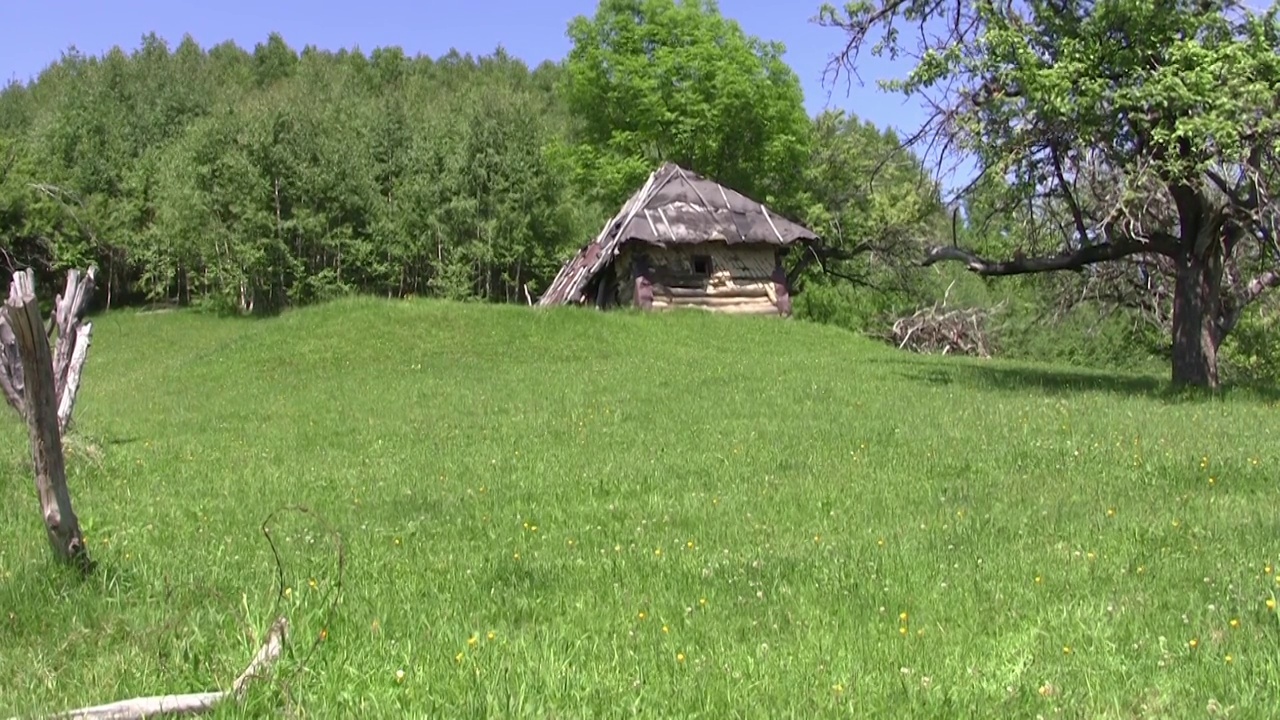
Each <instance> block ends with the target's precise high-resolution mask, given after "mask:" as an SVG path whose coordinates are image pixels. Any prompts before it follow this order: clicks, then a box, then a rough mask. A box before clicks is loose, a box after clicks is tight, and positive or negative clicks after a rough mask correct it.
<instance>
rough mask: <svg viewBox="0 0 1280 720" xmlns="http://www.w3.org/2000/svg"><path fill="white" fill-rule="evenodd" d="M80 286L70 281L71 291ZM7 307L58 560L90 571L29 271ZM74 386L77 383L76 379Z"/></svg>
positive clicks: (18, 277) (17, 278) (17, 279)
mask: <svg viewBox="0 0 1280 720" xmlns="http://www.w3.org/2000/svg"><path fill="white" fill-rule="evenodd" d="M76 284H77V283H73V282H72V281H71V280H70V279H68V287H69V288H71V287H74V286H75V285H76ZM60 308H61V303H60ZM4 309H5V316H6V320H7V324H8V325H9V326H10V327H11V328H12V330H13V334H14V336H15V338H16V340H17V345H18V354H19V355H20V357H21V360H22V380H23V406H24V410H25V415H26V421H27V429H28V434H29V435H30V439H31V461H32V464H33V465H35V471H36V490H37V493H38V495H39V497H40V509H41V511H42V514H43V515H44V524H45V530H46V531H47V533H48V536H49V544H50V545H51V546H52V548H53V552H54V556H55V557H57V558H58V559H60V560H63V561H65V562H67V563H70V564H74V565H76V566H78V567H79V568H80V569H81V570H82V571H84V572H87V571H88V570H89V569H90V568H91V567H92V565H91V563H90V562H89V556H88V553H87V551H86V549H85V546H84V538H83V536H82V535H81V533H80V523H79V521H78V520H77V519H76V514H75V511H74V510H72V508H71V494H70V492H69V491H68V490H67V469H66V459H65V457H64V456H63V453H62V431H61V429H60V428H59V423H58V399H57V395H58V393H57V389H56V388H57V385H56V380H55V372H56V371H55V368H54V365H53V353H52V352H51V351H50V349H49V340H48V338H47V337H46V336H45V328H44V324H43V323H42V322H41V319H40V311H39V309H38V307H37V305H36V297H35V288H34V283H33V281H32V277H31V273H30V272H26V273H23V272H18V273H14V277H13V286H12V287H11V288H10V297H9V301H8V303H6V305H5V308H4ZM64 341H65V342H70V340H69V339H66V338H59V344H63V342H64ZM86 349H87V345H86ZM76 382H77V384H78V379H77V380H76ZM68 412H70V411H69V410H68Z"/></svg>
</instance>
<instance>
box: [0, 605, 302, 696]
mask: <svg viewBox="0 0 1280 720" xmlns="http://www.w3.org/2000/svg"><path fill="white" fill-rule="evenodd" d="M288 624H289V623H288V620H286V619H285V618H284V617H279V618H277V619H276V621H275V622H274V623H272V625H271V630H270V631H269V632H268V633H267V638H266V641H265V642H264V643H263V645H262V647H261V648H260V649H259V650H258V654H257V655H254V657H253V660H252V661H250V663H249V667H247V668H245V671H244V672H242V673H240V676H239V677H237V678H236V679H235V682H233V683H232V684H231V688H230V689H228V690H219V691H215V692H203V693H188V694H185V695H155V696H152V697H140V698H133V699H130V700H121V701H119V702H114V703H111V704H109V705H96V706H93V707H86V708H80V709H78V710H70V711H68V712H64V713H59V714H57V715H52V716H50V718H51V720H52V718H57V720H143V719H144V718H154V717H157V716H166V715H199V714H201V713H205V712H208V711H210V710H212V709H213V708H214V707H215V706H217V705H218V704H219V703H221V702H223V701H225V700H227V699H228V698H235V699H236V701H237V702H240V701H242V700H244V696H245V692H246V691H247V690H248V686H249V683H250V682H251V681H253V680H255V679H257V678H259V677H261V676H263V675H264V674H265V673H266V671H267V670H269V669H270V668H271V666H272V665H273V664H274V663H275V662H276V660H278V659H279V658H280V653H281V652H282V651H283V649H284V641H285V631H286V630H287V628H288ZM12 720H18V718H12Z"/></svg>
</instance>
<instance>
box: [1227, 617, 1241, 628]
mask: <svg viewBox="0 0 1280 720" xmlns="http://www.w3.org/2000/svg"><path fill="white" fill-rule="evenodd" d="M1227 624H1228V625H1230V626H1231V629H1232V630H1235V629H1237V628H1239V627H1240V620H1239V619H1238V618H1231V622H1229V623H1227Z"/></svg>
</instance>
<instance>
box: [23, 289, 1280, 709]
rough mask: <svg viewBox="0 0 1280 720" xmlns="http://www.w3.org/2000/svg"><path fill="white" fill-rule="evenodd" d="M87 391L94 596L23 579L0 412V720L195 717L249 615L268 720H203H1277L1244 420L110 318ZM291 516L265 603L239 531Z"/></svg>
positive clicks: (815, 366)
mask: <svg viewBox="0 0 1280 720" xmlns="http://www.w3.org/2000/svg"><path fill="white" fill-rule="evenodd" d="M958 289H959V288H958V287H957V290H958ZM352 328H359V330H358V331H355V332H352ZM513 347H518V348H519V352H512V348H513ZM725 348H732V349H733V352H732V354H731V355H727V354H726V353H725ZM656 350H657V351H656ZM87 372H88V375H86V379H87V381H86V383H85V385H84V387H83V389H82V391H81V392H82V396H81V400H80V402H79V404H78V407H77V424H76V430H75V432H74V433H73V434H72V436H71V446H72V448H73V450H72V454H71V458H70V462H69V472H70V486H71V490H72V493H73V495H74V500H75V503H76V510H77V511H78V513H79V515H80V517H81V521H82V523H84V525H85V527H86V529H87V541H88V544H89V548H90V552H91V553H92V554H93V557H95V558H96V559H97V561H98V562H99V571H100V572H99V574H98V575H96V576H95V577H94V578H93V579H91V580H90V581H89V582H88V583H84V582H81V581H79V580H77V579H75V578H72V577H70V576H68V575H67V574H59V573H51V572H50V568H49V558H48V554H49V551H48V547H47V543H46V541H45V539H44V531H43V529H42V527H41V521H40V517H39V513H38V512H37V510H36V505H35V502H34V500H33V499H32V488H31V483H30V481H29V479H27V478H28V472H29V471H28V469H27V464H28V457H29V455H28V450H27V447H26V433H25V431H24V429H23V427H22V426H21V424H20V423H18V422H17V421H16V420H15V419H14V416H13V414H12V413H6V414H4V415H3V416H0V477H4V478H6V481H5V482H4V483H3V484H0V527H3V528H5V533H6V544H5V545H4V547H3V551H2V552H0V608H2V609H3V614H0V623H2V625H0V627H2V628H3V630H0V632H2V633H3V635H0V638H3V641H4V652H0V716H4V717H9V716H11V715H23V716H27V715H37V716H38V715H46V714H49V713H53V712H56V711H60V710H65V709H69V708H72V707H76V706H79V705H87V704H95V703H102V702H107V701H110V700H115V699H118V698H124V697H130V696H134V695H148V694H155V693H162V692H180V691H197V690H205V689H212V688H215V687H219V686H223V685H225V683H226V682H227V678H228V677H231V676H234V675H235V674H236V673H237V672H239V671H240V670H241V669H242V668H243V666H244V664H245V663H246V662H247V661H248V659H249V658H250V657H251V655H252V654H253V652H254V651H255V650H256V636H257V635H258V634H260V633H261V632H262V631H263V629H264V628H265V627H266V626H267V624H268V623H269V622H270V619H271V617H272V616H273V614H274V613H275V612H285V613H288V614H289V617H290V620H291V622H292V624H291V628H290V629H291V637H292V645H293V647H294V648H295V649H296V651H295V652H292V653H285V657H284V658H283V660H282V663H283V664H282V666H281V668H280V671H281V675H279V676H278V677H281V678H283V679H284V682H286V683H287V690H288V693H287V699H286V697H285V696H284V695H285V694H284V693H283V692H280V691H279V690H277V687H278V686H279V684H278V683H272V682H265V683H262V684H261V685H260V689H259V690H254V691H251V693H250V698H249V705H248V707H247V708H245V709H244V710H234V709H231V710H229V711H227V715H228V716H237V717H241V716H243V717H250V716H252V717H266V716H279V715H280V714H281V713H282V712H284V709H283V708H282V705H283V704H286V703H289V702H291V703H293V704H294V705H293V707H292V708H291V709H292V710H293V711H294V712H295V713H296V714H299V715H306V716H308V717H334V718H340V717H352V716H370V717H403V716H409V717H424V716H428V717H459V716H468V717H471V716H481V715H483V716H502V717H524V716H530V717H548V716H566V715H568V716H583V715H590V716H593V717H614V716H617V715H620V714H627V715H642V716H661V717H673V716H680V717H687V716H690V715H694V714H697V715H702V716H706V717H716V718H727V717H734V716H752V715H760V716H769V717H783V716H791V715H796V714H802V715H804V716H805V717H850V716H876V717H895V718H902V717H934V718H936V717H955V716H957V714H959V715H962V716H966V717H969V716H973V717H1034V716H1035V715H1037V714H1041V715H1044V716H1046V717H1051V716H1054V715H1062V716H1073V715H1078V716H1088V717H1099V716H1103V717H1105V716H1108V715H1112V716H1114V715H1115V714H1116V708H1137V707H1139V706H1140V705H1141V704H1146V705H1147V706H1148V708H1149V712H1150V713H1158V712H1159V711H1160V710H1161V709H1162V708H1163V709H1165V710H1168V711H1169V712H1168V713H1167V714H1172V715H1184V714H1187V713H1183V712H1181V711H1177V710H1175V708H1193V709H1196V708H1203V707H1205V705H1206V704H1208V703H1209V702H1210V700H1211V699H1212V700H1214V701H1216V702H1217V703H1219V704H1220V705H1221V706H1223V707H1229V706H1235V707H1238V708H1242V709H1243V708H1246V707H1247V708H1248V709H1249V711H1250V712H1249V713H1248V714H1249V715H1250V716H1255V715H1256V716H1275V715H1276V714H1277V713H1278V712H1280V704H1278V700H1277V696H1276V694H1275V693H1274V692H1270V691H1265V690H1263V691H1260V690H1259V689H1260V688H1269V687H1275V686H1276V685H1277V683H1280V673H1278V671H1277V666H1276V663H1275V662H1274V658H1275V642H1276V636H1277V632H1280V621H1278V620H1277V616H1276V614H1275V613H1274V612H1271V611H1269V610H1268V608H1267V606H1266V602H1267V601H1268V600H1269V599H1272V598H1274V597H1275V596H1276V595H1277V594H1278V593H1280V585H1277V583H1276V581H1275V573H1274V570H1275V568H1276V567H1277V566H1280V557H1278V556H1277V550H1276V544H1275V512H1274V508H1275V500H1276V483H1275V478H1276V471H1277V468H1280V447H1277V444H1276V443H1275V442H1274V427H1275V424H1274V414H1275V408H1274V407H1273V406H1268V405H1267V404H1265V403H1263V402H1259V401H1256V400H1253V399H1251V398H1250V397H1248V396H1245V395H1244V394H1241V396H1239V397H1229V398H1228V399H1226V400H1216V401H1211V402H1208V403H1206V402H1173V401H1170V400H1165V399H1162V398H1161V397H1160V396H1159V394H1157V392H1156V391H1155V388H1158V387H1159V386H1160V380H1159V378H1158V377H1154V376H1144V375H1136V376H1131V375H1118V374H1104V373H1096V372H1072V371H1068V370H1061V369H1057V368H1052V367H1044V366H1035V367H1033V366H1026V365H1016V364H1011V363H1005V362H983V363H979V362H968V361H965V360H958V359H954V358H948V359H945V360H942V359H938V358H922V357H915V356H909V355H906V354H903V353H897V352H894V351H892V350H891V349H889V348H886V347H885V346H883V345H880V344H876V343H871V342H867V341H864V340H861V339H859V338H855V337H852V336H851V335H849V334H848V333H844V332H841V331H838V330H836V329H834V328H824V327H818V326H815V325H813V324H810V323H795V322H779V321H776V320H772V319H768V318H740V317H723V316H712V315H704V314H701V313H678V314H671V315H665V316H661V317H655V316H649V315H643V314H635V313H612V314H600V313H591V312H581V311H575V310H573V309H566V310H564V311H554V312H547V313H531V312H529V311H528V310H526V309H522V308H516V307H476V306H465V305H460V304H456V303H448V302H442V301H386V300H378V299H363V300H346V301H341V302H337V303H332V304H327V305H323V306H318V307H310V308H306V309H303V310H299V311H296V312H290V313H287V314H284V315H282V316H280V317H276V318H271V319H266V320H230V319H218V318H210V317H202V316H200V315H197V314H194V313H189V312H185V311H178V312H170V313H147V314H134V313H129V312H113V313H107V314H105V315H103V316H102V317H100V318H98V319H97V320H95V333H94V346H93V352H92V355H91V358H90V363H89V367H88V370H87ZM675 408H678V409H679V412H678V413H677V412H675V411H674V410H673V409H675ZM761 408H767V411H765V412H761V411H760V409H761ZM677 415H678V416H679V419H678V420H677V419H674V418H675V417H676V416H677ZM1210 478H1214V481H1213V484H1210ZM293 505H302V506H305V507H307V508H309V509H311V510H313V511H314V512H315V513H316V515H315V516H305V515H300V514H297V513H288V512H286V513H282V514H280V515H278V516H277V518H276V520H274V521H273V522H272V525H271V530H272V538H273V540H274V541H275V542H276V544H277V546H278V548H279V551H280V554H281V559H282V562H283V568H284V577H283V579H284V582H285V584H286V586H288V587H289V588H290V593H289V595H288V597H287V598H285V599H281V598H279V587H278V586H277V576H276V571H275V568H276V566H275V564H274V561H273V557H272V552H271V549H270V548H269V547H268V545H267V543H266V541H265V539H264V538H263V537H262V534H261V532H260V529H259V528H260V525H261V523H262V522H263V521H264V520H266V519H267V517H268V515H269V514H270V513H272V511H274V510H276V509H277V508H280V507H282V506H293ZM330 529H332V530H334V531H336V532H338V533H340V534H341V537H342V540H343V543H344V546H345V557H344V561H345V562H344V573H345V574H344V576H343V577H342V580H343V587H342V594H343V595H342V600H343V601H342V604H341V605H339V606H338V608H337V611H336V613H335V614H334V615H333V616H332V617H331V618H326V615H325V613H326V611H327V608H328V605H327V602H328V601H329V600H331V599H332V595H330V593H331V592H332V591H333V590H334V589H335V583H336V582H337V580H338V575H337V568H336V560H337V558H336V555H335V553H334V550H333V547H332V544H331V542H330V538H329V535H328V532H329V530H330ZM659 551H660V552H659ZM1268 567H1269V568H1271V571H1268V570H1266V568H1268ZM1206 578H1208V580H1207V581H1206ZM312 580H314V581H315V586H314V587H313V586H312V584H311V581H312ZM703 599H705V600H706V603H705V604H704V603H703V602H702V601H703ZM641 613H644V615H643V617H642V616H641ZM900 613H906V619H905V620H902V619H900ZM1233 620H1236V621H1238V623H1237V624H1233V623H1232V621H1233ZM664 627H665V628H666V631H664V630H663V628H664ZM900 628H906V636H904V635H903V634H902V633H901V632H900ZM322 629H324V630H325V631H326V639H325V640H324V641H323V642H322V643H320V645H319V646H318V648H317V649H316V651H315V652H314V653H309V652H308V650H309V648H310V647H311V643H312V640H313V638H315V637H316V636H317V634H319V633H320V631H321V630H322ZM490 631H493V633H494V634H493V637H492V639H491V638H490V637H489V632H490ZM1162 637H1163V638H1165V640H1164V641H1161V640H1160V638H1162ZM50 638H66V639H68V640H70V641H69V642H64V643H62V644H60V645H59V646H58V649H59V652H56V653H55V652H51V651H50V645H49V643H50ZM472 638H475V641H476V642H475V644H474V645H472V644H469V640H471V639H472ZM1192 640H1197V641H1198V642H1197V645H1196V646H1195V647H1191V646H1190V642H1191V641H1192ZM1064 648H1067V649H1069V652H1064ZM681 655H683V658H684V659H683V661H681V659H680V657H681ZM1228 656H1230V657H1231V661H1230V662H1229V663H1228V662H1227V657H1228ZM303 662H305V663H306V669H305V671H304V672H299V673H295V672H294V670H296V669H297V668H298V665H299V664H300V663H303ZM1028 668H1031V669H1033V671H1028ZM904 669H905V670H904ZM397 671H403V672H404V677H403V679H402V680H400V681H397V675H396V673H397ZM40 678H56V682H44V681H42V680H40ZM637 681H638V682H637ZM748 689H749V690H748ZM1153 703H1158V705H1155V704H1153ZM620 708H621V709H622V710H621V712H620V711H619V709H620ZM1055 708H1066V710H1064V711H1063V712H1061V713H1058V712H1055ZM958 709H959V710H958Z"/></svg>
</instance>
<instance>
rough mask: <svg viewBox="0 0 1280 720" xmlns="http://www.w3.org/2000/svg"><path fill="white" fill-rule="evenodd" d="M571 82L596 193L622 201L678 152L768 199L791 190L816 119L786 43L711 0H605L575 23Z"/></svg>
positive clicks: (787, 197)
mask: <svg viewBox="0 0 1280 720" xmlns="http://www.w3.org/2000/svg"><path fill="white" fill-rule="evenodd" d="M569 36H570V38H571V40H572V42H573V48H572V50H571V51H570V53H569V57H568V59H567V61H566V65H565V77H564V81H563V83H562V85H561V88H562V91H563V93H564V98H565V101H566V102H567V104H568V107H569V109H570V111H571V112H572V113H573V115H574V117H575V118H577V119H578V122H577V123H576V125H575V130H576V132H575V134H574V137H575V140H576V143H575V144H576V155H577V162H578V164H579V166H580V167H581V168H582V173H583V174H585V175H587V176H589V177H591V178H592V180H593V182H594V185H586V186H584V189H585V190H588V191H594V192H592V196H593V199H595V200H596V201H598V202H599V203H600V204H602V205H605V206H616V205H618V204H620V203H621V202H622V201H623V200H625V199H626V197H627V196H628V195H630V194H631V193H632V192H634V191H635V188H636V187H638V186H639V184H640V183H641V182H643V180H644V178H645V176H646V175H648V173H650V172H652V171H653V169H654V168H655V167H656V166H657V165H658V164H660V163H661V162H663V161H672V162H676V163H679V164H682V165H685V166H687V167H690V168H691V169H694V170H696V171H698V172H700V173H703V174H707V175H710V176H713V177H715V178H716V179H717V180H719V181H721V182H724V183H727V184H729V185H731V186H733V187H735V188H737V189H739V190H740V191H742V192H744V193H747V194H748V195H752V196H754V197H757V198H759V199H761V200H763V201H765V202H773V203H780V204H782V205H784V206H786V205H788V204H789V203H790V202H791V198H792V197H794V196H795V195H796V193H797V191H798V189H799V188H798V181H799V175H798V168H800V167H802V166H803V163H804V160H805V157H806V155H807V152H808V148H807V140H808V124H809V119H808V117H807V116H806V114H805V111H804V104H803V100H804V98H803V94H802V92H801V90H800V84H799V80H798V78H797V77H796V76H795V74H794V73H793V72H792V71H791V69H790V68H789V67H787V66H786V64H785V63H783V62H782V60H781V54H782V48H781V47H780V46H778V45H777V44H773V43H765V42H762V41H760V40H759V39H757V38H753V37H750V36H747V35H746V34H744V33H743V32H742V29H741V28H740V27H738V25H737V23H735V22H733V21H731V20H729V19H727V18H725V17H723V16H722V15H720V13H719V10H718V8H717V7H716V4H715V3H714V2H709V1H707V0H680V1H679V2H677V1H676V0H601V2H600V4H599V6H598V8H597V10H596V13H595V15H594V16H593V17H591V18H586V17H578V18H575V19H574V20H573V22H572V23H571V24H570V27H569Z"/></svg>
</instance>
